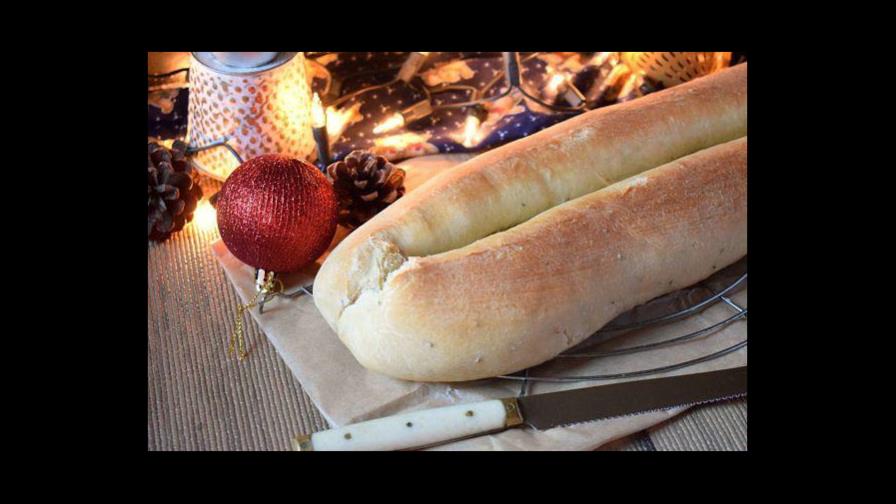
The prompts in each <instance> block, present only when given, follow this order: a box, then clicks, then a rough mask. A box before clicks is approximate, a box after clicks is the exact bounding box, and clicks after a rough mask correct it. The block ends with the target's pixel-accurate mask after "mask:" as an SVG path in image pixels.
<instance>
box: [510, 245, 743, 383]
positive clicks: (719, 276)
mask: <svg viewBox="0 0 896 504" xmlns="http://www.w3.org/2000/svg"><path fill="white" fill-rule="evenodd" d="M746 286H747V258H746V257H744V258H743V259H741V260H740V261H738V262H736V263H734V264H732V265H730V266H728V267H727V268H724V269H723V270H721V271H719V272H717V273H716V274H714V275H712V276H711V277H709V278H707V279H706V280H703V281H702V282H699V283H697V284H695V285H693V286H691V287H687V288H685V289H681V290H679V291H675V292H672V293H669V294H666V295H664V296H660V297H658V298H656V299H654V300H652V301H649V302H648V303H645V304H644V305H641V306H638V307H635V308H634V309H632V310H630V311H628V312H626V313H624V314H622V315H620V316H618V317H616V318H615V319H614V320H613V321H611V322H610V323H609V324H607V325H606V326H604V327H603V328H601V329H600V330H598V331H597V332H596V333H594V334H593V335H591V336H590V337H588V338H587V339H586V340H585V341H584V342H582V343H580V344H578V345H576V346H575V347H573V348H571V349H569V350H567V351H565V352H563V353H561V354H560V355H558V356H557V357H555V359H553V360H551V361H548V362H546V363H542V364H539V365H537V366H533V367H531V368H529V369H526V370H523V371H520V372H517V373H514V374H512V375H503V376H498V377H496V378H498V379H503V380H515V381H520V382H522V383H521V385H520V392H519V395H520V396H523V395H526V394H527V393H528V390H529V387H530V386H531V384H532V383H534V382H554V383H563V382H585V381H597V380H615V379H623V378H634V377H639V376H648V375H654V374H659V373H665V372H667V371H673V370H676V369H682V368H686V367H689V366H693V365H696V364H699V363H702V362H707V361H711V360H714V359H718V358H720V357H722V356H725V355H728V354H730V353H733V352H736V351H737V350H740V349H741V348H743V347H745V346H747V339H746V338H745V339H743V340H742V341H739V342H737V343H735V344H733V345H730V346H728V347H726V348H723V349H721V350H716V351H713V352H710V353H706V354H704V355H701V356H699V357H695V358H693V359H688V360H684V361H679V362H671V363H668V364H664V365H661V366H656V367H652V368H646V369H639V370H633V371H626V372H619V373H608V374H594V375H559V374H557V375H552V374H544V373H543V374H534V373H535V372H536V371H535V370H536V369H537V368H540V367H543V366H545V364H549V363H552V362H555V361H556V360H557V359H612V358H613V357H614V356H619V355H625V354H633V353H639V352H646V351H649V350H654V349H656V348H660V347H666V346H670V345H674V344H678V343H682V342H686V341H689V340H694V339H696V338H699V337H701V336H707V337H708V336H711V335H712V334H713V333H716V332H718V331H720V330H721V329H723V328H725V327H727V326H729V325H731V324H734V323H736V322H743V323H746V321H747V307H745V306H741V305H740V304H738V303H736V302H735V301H734V300H733V299H732V298H731V296H733V294H734V293H736V292H738V291H740V290H742V289H744V288H746ZM718 303H723V304H724V305H725V306H727V307H728V308H729V309H730V310H731V311H732V312H733V313H732V314H730V315H728V316H725V317H724V318H722V319H721V320H718V321H714V322H710V323H709V324H708V325H706V326H704V327H702V328H699V329H697V330H693V331H690V332H686V333H685V334H681V335H676V336H673V337H669V338H667V339H664V340H661V341H656V342H652V343H647V344H640V345H632V346H626V347H622V348H616V349H613V350H606V351H601V350H600V347H601V346H602V345H603V344H604V343H606V342H607V341H609V340H613V341H614V342H618V341H619V339H620V338H624V337H625V333H627V332H631V331H634V330H638V329H645V328H648V327H651V326H659V325H662V324H669V323H671V322H676V321H680V320H683V319H686V318H688V317H692V316H694V315H696V314H698V313H701V312H704V311H705V310H707V309H708V308H710V307H711V306H714V305H716V304H718Z"/></svg>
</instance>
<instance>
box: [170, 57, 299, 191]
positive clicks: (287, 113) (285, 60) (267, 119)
mask: <svg viewBox="0 0 896 504" xmlns="http://www.w3.org/2000/svg"><path fill="white" fill-rule="evenodd" d="M188 128H189V129H188V132H187V137H188V139H189V143H190V144H191V145H192V146H196V147H201V146H205V145H209V144H213V143H216V142H220V141H222V140H226V141H227V144H228V145H230V146H231V147H232V148H233V149H234V150H235V151H236V152H237V153H238V154H239V156H240V157H242V158H243V159H251V158H253V157H256V156H260V155H262V154H282V155H285V156H289V157H293V158H298V159H305V160H307V159H309V157H311V155H312V153H313V152H314V148H315V144H314V139H313V137H312V132H311V93H310V89H309V87H308V81H307V79H306V76H305V57H304V55H303V54H302V53H300V52H299V53H295V52H285V53H278V54H277V56H276V57H275V58H274V59H272V60H271V61H269V62H267V63H265V64H263V65H260V66H255V67H249V68H235V67H232V66H227V65H224V64H223V63H221V62H220V61H219V60H218V59H217V58H215V57H214V56H213V55H212V53H207V52H206V53H202V52H194V53H192V57H191V61H190V103H189V124H188ZM193 162H194V164H195V165H196V167H197V168H198V169H199V170H200V171H203V172H205V173H206V174H208V175H210V176H212V177H214V178H217V179H219V180H225V179H226V178H227V177H228V176H229V175H230V173H232V172H233V170H235V169H236V168H237V166H238V165H239V163H238V161H237V160H236V157H235V156H233V155H232V154H231V153H230V152H228V151H227V149H223V148H213V149H206V150H201V151H199V152H197V153H196V155H195V156H194V157H193Z"/></svg>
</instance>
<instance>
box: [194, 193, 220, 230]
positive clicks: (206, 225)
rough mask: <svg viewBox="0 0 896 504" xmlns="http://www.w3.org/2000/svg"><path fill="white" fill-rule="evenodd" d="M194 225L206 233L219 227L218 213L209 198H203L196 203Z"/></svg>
mask: <svg viewBox="0 0 896 504" xmlns="http://www.w3.org/2000/svg"><path fill="white" fill-rule="evenodd" d="M193 225H194V226H196V228H197V229H199V230H200V231H202V232H205V233H208V232H210V231H214V230H215V229H217V228H218V213H217V212H216V211H215V207H213V206H212V204H211V202H210V201H209V200H207V199H204V200H201V201H200V202H199V204H198V205H196V210H195V211H194V212H193Z"/></svg>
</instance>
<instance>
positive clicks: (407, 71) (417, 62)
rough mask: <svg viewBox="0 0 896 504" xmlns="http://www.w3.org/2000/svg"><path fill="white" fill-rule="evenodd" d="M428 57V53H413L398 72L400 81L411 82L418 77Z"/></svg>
mask: <svg viewBox="0 0 896 504" xmlns="http://www.w3.org/2000/svg"><path fill="white" fill-rule="evenodd" d="M428 56H429V53H428V52H419V51H418V52H412V53H411V55H410V56H408V59H407V60H405V62H404V64H403V65H401V69H400V70H399V71H398V80H400V81H404V82H410V81H411V79H413V78H414V76H415V75H417V71H418V70H420V67H422V66H423V63H425V62H426V58H427V57H428Z"/></svg>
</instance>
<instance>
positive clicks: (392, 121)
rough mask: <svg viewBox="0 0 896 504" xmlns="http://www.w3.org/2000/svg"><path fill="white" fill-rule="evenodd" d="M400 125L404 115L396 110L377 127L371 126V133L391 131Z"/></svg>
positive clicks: (402, 122)
mask: <svg viewBox="0 0 896 504" xmlns="http://www.w3.org/2000/svg"><path fill="white" fill-rule="evenodd" d="M402 126H404V116H403V115H401V113H398V112H396V113H395V114H392V115H391V116H390V117H389V118H388V119H386V120H385V121H383V122H382V123H380V124H379V125H378V126H377V127H375V128H373V133H374V134H377V135H379V134H380V133H385V132H387V131H392V130H394V129H395V128H400V127H402Z"/></svg>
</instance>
